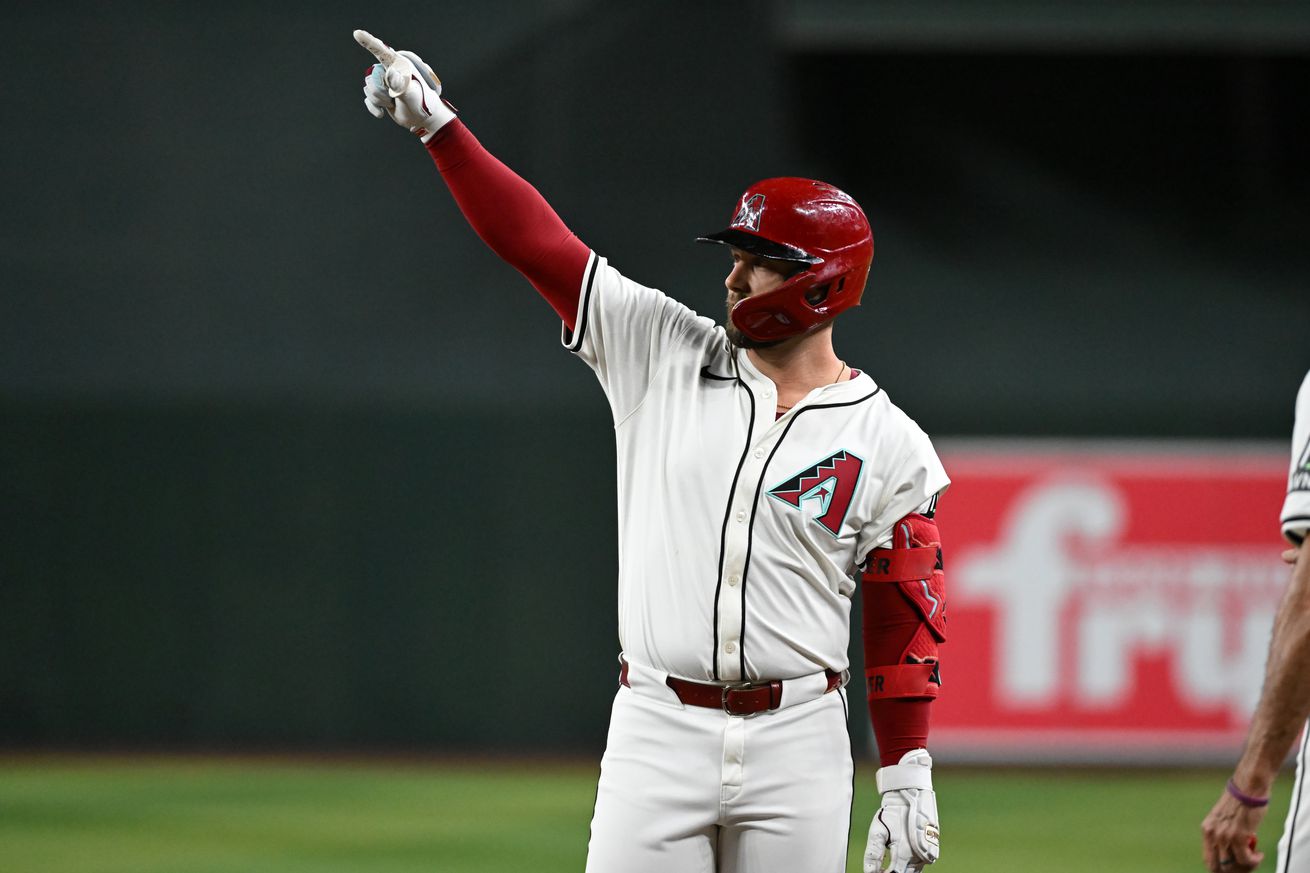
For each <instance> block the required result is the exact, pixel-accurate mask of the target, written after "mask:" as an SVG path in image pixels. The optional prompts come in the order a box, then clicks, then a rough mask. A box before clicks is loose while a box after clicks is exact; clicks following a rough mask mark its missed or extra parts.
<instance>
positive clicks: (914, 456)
mask: <svg viewBox="0 0 1310 873" xmlns="http://www.w3.org/2000/svg"><path fill="white" fill-rule="evenodd" d="M909 426H910V428H911V432H910V434H909V439H908V440H907V451H906V452H905V454H904V455H903V456H902V459H901V461H900V463H899V464H898V465H897V466H896V468H895V469H894V470H893V471H892V473H891V475H890V476H889V478H888V479H887V488H886V490H885V491H884V493H883V497H882V501H881V503H880V506H879V508H878V512H877V514H876V515H875V516H874V517H873V520H872V521H871V522H869V523H868V524H866V525H865V526H864V530H863V531H861V533H860V541H859V543H858V544H857V546H856V550H855V557H856V564H857V565H859V564H862V563H863V562H864V559H865V558H867V557H868V555H869V552H870V551H871V550H873V549H876V548H879V547H882V546H888V545H891V541H892V527H893V526H894V525H895V524H896V522H898V521H900V520H901V519H902V518H905V516H907V515H909V514H910V513H912V512H924V511H926V510H928V509H930V508H933V507H935V505H936V498H937V496H938V495H940V494H941V493H943V492H944V491H945V490H946V488H947V486H949V485H950V484H951V480H950V478H948V477H947V475H946V470H945V468H943V467H942V462H941V460H940V459H939V458H938V457H937V452H936V450H935V449H934V448H933V446H932V441H931V440H929V439H928V435H927V434H925V433H924V432H923V431H922V430H920V429H919V428H918V426H917V425H915V424H913V422H909Z"/></svg>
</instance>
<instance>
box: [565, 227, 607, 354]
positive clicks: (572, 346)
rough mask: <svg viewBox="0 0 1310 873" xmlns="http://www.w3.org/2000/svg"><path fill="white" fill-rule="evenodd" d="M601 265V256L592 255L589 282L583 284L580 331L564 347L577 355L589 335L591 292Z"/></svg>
mask: <svg viewBox="0 0 1310 873" xmlns="http://www.w3.org/2000/svg"><path fill="white" fill-rule="evenodd" d="M599 264H600V255H598V254H596V253H595V252H592V253H591V269H590V270H588V272H587V281H586V282H584V283H582V306H580V307H578V329H577V330H576V331H574V332H573V336H572V337H570V338H569V342H568V344H567V345H566V346H565V347H564V348H566V349H568V350H569V351H570V352H574V353H576V352H577V351H578V349H580V348H582V339H583V337H584V336H586V334H587V314H588V313H589V312H590V311H591V290H592V288H593V286H594V285H595V282H596V267H597V266H598V265H599Z"/></svg>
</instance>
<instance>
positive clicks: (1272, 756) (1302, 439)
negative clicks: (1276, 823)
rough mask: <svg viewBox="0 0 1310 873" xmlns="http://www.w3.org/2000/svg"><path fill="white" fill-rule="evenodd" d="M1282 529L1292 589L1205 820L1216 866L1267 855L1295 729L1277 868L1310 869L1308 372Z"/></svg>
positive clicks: (1226, 869)
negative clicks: (1269, 815) (1251, 709)
mask: <svg viewBox="0 0 1310 873" xmlns="http://www.w3.org/2000/svg"><path fill="white" fill-rule="evenodd" d="M1282 524H1283V536H1285V537H1286V538H1287V540H1288V542H1289V543H1291V544H1292V546H1293V548H1291V549H1288V550H1287V551H1286V552H1284V553H1283V560H1285V561H1287V562H1288V563H1289V564H1292V565H1293V569H1292V579H1291V582H1290V583H1289V584H1288V586H1287V593H1286V594H1285V595H1284V596H1283V602H1282V603H1281V604H1280V605H1279V607H1278V613H1277V615H1276V616H1275V617H1274V632H1273V639H1272V640H1271V641H1270V644H1269V660H1268V662H1267V663H1266V665H1265V683H1264V689H1263V690H1262V691H1261V692H1260V702H1259V703H1258V704H1257V705H1256V709H1255V715H1254V716H1253V717H1252V720H1251V728H1250V731H1249V733H1248V735H1247V739H1246V749H1245V750H1244V751H1243V752H1242V757H1241V759H1240V760H1239V761H1238V762H1237V767H1236V768H1235V769H1234V770H1233V775H1232V778H1231V779H1229V780H1228V784H1227V785H1226V786H1225V788H1224V792H1223V793H1222V794H1220V795H1219V800H1218V801H1217V802H1216V803H1215V805H1214V808H1212V809H1211V810H1210V813H1209V814H1208V815H1207V816H1206V817H1205V821H1203V822H1202V823H1201V833H1202V846H1203V857H1204V858H1205V863H1206V866H1207V867H1209V868H1210V870H1212V871H1214V873H1239V871H1240V873H1245V871H1248V870H1254V869H1255V868H1256V867H1257V866H1258V865H1259V864H1260V862H1261V861H1262V860H1263V859H1264V854H1263V853H1262V852H1260V851H1258V850H1257V848H1256V841H1255V833H1256V828H1257V827H1259V825H1260V821H1261V820H1262V819H1263V818H1264V815H1265V809H1266V807H1268V805H1269V791H1270V788H1271V787H1272V786H1273V784H1274V779H1275V777H1276V776H1277V775H1278V768H1279V767H1280V766H1282V763H1283V761H1284V760H1285V759H1286V758H1287V754H1288V752H1290V751H1291V749H1292V743H1293V742H1295V740H1296V735H1297V732H1298V731H1301V732H1302V736H1301V750H1300V752H1299V753H1298V754H1297V758H1296V782H1295V786H1294V787H1293V789H1292V806H1291V809H1289V810H1288V812H1287V822H1286V823H1285V824H1284V825H1283V836H1282V839H1280V840H1279V841H1278V863H1277V865H1275V868H1274V869H1275V870H1276V871H1277V873H1308V871H1310V791H1307V786H1306V784H1305V782H1306V743H1307V741H1308V739H1310V729H1305V730H1303V726H1305V725H1306V724H1307V723H1306V718H1307V716H1310V682H1307V681H1306V677H1308V676H1310V545H1307V544H1306V534H1307V532H1310V373H1306V376H1305V380H1304V381H1303V382H1302V383H1301V390H1300V392H1298V394H1297V396H1296V419H1295V421H1294V423H1293V425H1292V464H1291V470H1290V471H1289V473H1288V478H1287V499H1286V501H1284V503H1283V514H1282Z"/></svg>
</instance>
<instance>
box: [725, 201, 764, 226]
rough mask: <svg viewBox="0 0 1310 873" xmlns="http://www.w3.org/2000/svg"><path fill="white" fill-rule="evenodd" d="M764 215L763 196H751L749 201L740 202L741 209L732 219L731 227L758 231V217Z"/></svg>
mask: <svg viewBox="0 0 1310 873" xmlns="http://www.w3.org/2000/svg"><path fill="white" fill-rule="evenodd" d="M763 214H764V195H763V194H752V195H751V197H750V199H748V200H744V201H742V204H741V209H738V210H737V215H736V217H735V218H733V219H732V224H731V227H740V228H742V229H743V230H759V229H760V216H762V215H763Z"/></svg>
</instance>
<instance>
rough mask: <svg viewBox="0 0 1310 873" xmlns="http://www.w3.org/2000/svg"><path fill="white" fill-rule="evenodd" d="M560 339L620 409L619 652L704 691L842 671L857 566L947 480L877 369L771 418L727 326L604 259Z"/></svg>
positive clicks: (770, 407) (591, 271)
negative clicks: (717, 684) (876, 376)
mask: <svg viewBox="0 0 1310 873" xmlns="http://www.w3.org/2000/svg"><path fill="white" fill-rule="evenodd" d="M563 342H564V345H565V347H566V348H568V349H569V350H570V351H573V352H575V353H576V354H577V355H578V356H579V357H581V358H582V359H583V360H584V361H586V362H587V363H588V364H589V365H590V366H591V367H592V369H593V370H595V372H596V375H597V377H598V378H599V380H600V383H601V385H602V386H603V388H604V390H605V394H606V396H607V397H608V399H609V403H610V407H611V409H612V411H613V416H614V428H615V434H616V441H617V460H618V503H619V581H618V607H619V615H618V620H619V639H620V643H621V645H622V648H623V650H624V653H625V655H626V656H627V657H628V658H629V659H630V660H632V661H634V662H636V663H640V664H645V665H648V666H651V667H654V668H656V669H658V670H662V671H665V672H667V673H671V674H674V675H676V676H682V677H684V678H688V679H693V680H697V681H712V680H722V681H744V680H757V679H764V680H770V679H787V678H792V677H799V676H805V675H809V674H813V673H816V672H820V671H823V670H825V669H831V670H836V671H842V670H845V669H846V668H847V666H848V664H847V658H846V646H847V641H848V638H849V628H850V607H851V595H852V594H853V592H854V590H855V584H856V583H855V581H854V580H855V577H856V576H857V569H858V567H859V565H860V564H861V563H862V562H863V561H864V559H865V557H866V556H867V555H868V553H869V551H870V550H871V549H873V548H875V547H876V546H879V545H886V544H887V543H889V542H890V529H891V527H892V525H893V524H895V522H896V521H898V520H899V519H901V518H903V517H904V516H906V515H907V514H909V513H911V512H914V511H915V510H916V509H917V508H919V507H921V506H923V505H924V504H925V503H927V502H929V501H930V500H931V499H932V498H933V497H934V496H935V495H936V494H938V493H939V492H940V491H942V490H943V489H945V488H946V486H947V485H948V484H949V480H948V479H947V477H946V473H945V471H944V470H943V469H942V465H941V463H940V461H939V460H938V459H937V455H936V453H935V452H934V451H933V447H932V444H931V442H930V441H929V439H928V437H927V436H926V435H925V434H924V433H923V431H922V430H920V429H919V427H918V426H917V425H916V424H915V423H914V422H913V421H912V420H911V419H910V418H909V417H908V416H906V415H905V414H904V413H903V412H901V410H899V409H898V408H897V407H896V406H894V405H893V404H892V402H891V400H890V399H889V398H888V397H887V393H886V392H885V391H883V390H881V389H880V388H879V387H878V386H877V385H876V384H874V381H873V380H872V379H871V378H869V376H868V375H866V374H861V375H859V376H857V377H856V378H854V379H851V380H849V381H846V382H841V383H837V384H832V385H825V386H823V387H821V388H817V389H815V390H814V391H812V392H810V394H809V395H808V396H806V397H805V398H804V399H803V400H802V401H801V402H799V403H797V404H796V405H795V406H794V407H793V408H792V409H791V410H790V411H788V412H787V413H786V414H785V415H783V416H782V417H781V418H778V419H776V420H775V414H776V404H777V388H776V386H775V385H774V384H773V382H772V381H771V380H769V379H768V378H767V377H765V376H764V375H763V374H761V373H760V372H759V370H757V369H756V368H755V367H754V366H753V365H752V364H751V362H750V359H749V357H748V356H747V355H746V354H744V353H741V352H737V351H735V350H734V349H733V347H732V346H731V345H730V344H729V342H728V340H727V336H726V334H725V332H724V330H723V328H722V327H719V326H718V325H716V324H714V322H713V321H711V320H710V319H708V318H704V317H701V316H698V315H696V313H694V312H692V311H691V310H690V309H688V308H687V307H686V306H684V305H682V304H681V303H678V302H677V301H675V300H673V299H671V298H669V297H667V296H665V295H664V294H662V293H660V292H659V291H656V290H653V289H651V288H646V287H643V286H642V285H639V284H637V283H635V282H632V281H631V280H629V279H627V278H626V277H624V276H623V275H621V274H620V273H619V272H618V271H617V270H616V269H614V268H613V267H611V266H609V264H608V263H607V262H606V261H605V259H604V258H601V257H599V256H598V255H596V254H595V253H593V254H592V255H591V258H590V260H589V262H588V265H587V270H586V272H585V274H584V280H583V285H582V289H581V297H580V300H579V306H578V317H577V323H576V330H575V331H572V332H570V331H569V330H568V329H567V328H565V331H564V337H563Z"/></svg>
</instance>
